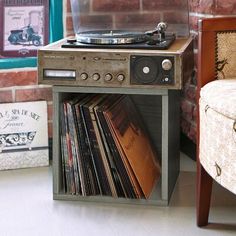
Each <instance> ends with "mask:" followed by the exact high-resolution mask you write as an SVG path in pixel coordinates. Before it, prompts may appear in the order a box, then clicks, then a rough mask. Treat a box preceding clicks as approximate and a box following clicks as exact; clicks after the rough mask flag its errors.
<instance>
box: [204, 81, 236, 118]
mask: <svg viewBox="0 0 236 236" xmlns="http://www.w3.org/2000/svg"><path fill="white" fill-rule="evenodd" d="M200 97H201V99H202V100H204V101H205V102H206V103H207V104H208V106H209V107H211V108H212V109H214V110H215V111H217V112H219V113H222V114H223V115H224V116H227V117H230V118H232V119H234V120H236V77H235V79H225V80H215V81H213V82H210V83H208V84H206V85H205V86H204V87H203V88H202V89H201V92H200Z"/></svg>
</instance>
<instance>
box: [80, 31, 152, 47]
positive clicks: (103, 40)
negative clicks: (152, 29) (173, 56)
mask: <svg viewBox="0 0 236 236" xmlns="http://www.w3.org/2000/svg"><path fill="white" fill-rule="evenodd" d="M76 38H77V41H78V42H79V43H88V44H110V45H111V44H133V43H142V42H146V41H147V39H148V36H147V35H146V34H144V33H142V32H131V31H124V30H102V31H100V30H96V31H85V32H82V33H79V34H77V36H76Z"/></svg>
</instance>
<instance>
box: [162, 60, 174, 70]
mask: <svg viewBox="0 0 236 236" xmlns="http://www.w3.org/2000/svg"><path fill="white" fill-rule="evenodd" d="M161 65H162V69H163V70H171V68H172V62H171V61H170V60H169V59H165V60H163V61H162V63H161Z"/></svg>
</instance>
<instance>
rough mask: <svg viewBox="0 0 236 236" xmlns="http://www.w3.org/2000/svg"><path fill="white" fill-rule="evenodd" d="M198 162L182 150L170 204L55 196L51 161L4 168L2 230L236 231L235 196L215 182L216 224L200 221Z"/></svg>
mask: <svg viewBox="0 0 236 236" xmlns="http://www.w3.org/2000/svg"><path fill="white" fill-rule="evenodd" d="M195 177H196V173H195V162H193V161H192V160H191V159H190V158H188V157H186V156H185V155H183V154H182V155H181V174H180V176H179V179H178V183H177V185H176V188H175V190H174V193H173V195H172V199H171V202H170V205H169V207H151V206H148V207H147V206H133V205H132V206H129V205H128V206H127V205H111V204H95V203H92V204H91V203H84V202H68V201H53V200H52V170H51V167H43V168H33V169H24V170H14V171H2V172H0V236H11V235H14V236H21V235H24V236H28V235H30V236H37V235H40V236H41V235H46V236H54V235H55V236H64V235H70V236H73V235H79V236H83V235H86V236H90V235H91V236H93V235H96V236H98V235H102V236H106V235H109V236H113V235H114V236H116V235H117V236H118V235H122V236H126V235H127V236H132V235H135V236H144V235H148V236H152V235H158V236H159V235H160V236H162V235H165V236H167V235H172V236H173V235H181V236H185V235H186V236H191V235H201V236H204V235H236V197H235V196H234V195H233V194H231V193H230V192H228V191H225V190H224V189H222V188H221V187H220V186H219V185H217V184H215V185H214V188H213V195H214V197H213V199H212V208H211V214H210V222H211V224H210V225H209V226H208V227H206V228H198V227H196V223H195V221H196V220H195Z"/></svg>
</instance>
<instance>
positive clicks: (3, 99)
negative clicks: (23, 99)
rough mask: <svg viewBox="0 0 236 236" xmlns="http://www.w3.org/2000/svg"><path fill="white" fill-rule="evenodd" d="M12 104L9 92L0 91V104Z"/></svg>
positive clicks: (10, 92)
mask: <svg viewBox="0 0 236 236" xmlns="http://www.w3.org/2000/svg"><path fill="white" fill-rule="evenodd" d="M7 102H13V96H12V91H11V90H4V91H0V103H7Z"/></svg>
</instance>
